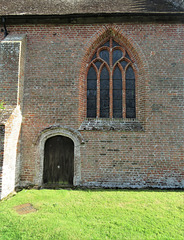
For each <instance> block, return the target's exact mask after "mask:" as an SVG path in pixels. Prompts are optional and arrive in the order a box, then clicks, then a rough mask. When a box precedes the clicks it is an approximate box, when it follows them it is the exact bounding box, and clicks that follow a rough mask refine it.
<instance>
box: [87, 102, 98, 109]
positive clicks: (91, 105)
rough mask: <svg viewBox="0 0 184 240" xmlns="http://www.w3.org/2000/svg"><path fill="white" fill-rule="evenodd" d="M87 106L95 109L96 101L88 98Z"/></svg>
mask: <svg viewBox="0 0 184 240" xmlns="http://www.w3.org/2000/svg"><path fill="white" fill-rule="evenodd" d="M88 108H89V109H91V110H92V109H95V108H96V101H95V100H88Z"/></svg>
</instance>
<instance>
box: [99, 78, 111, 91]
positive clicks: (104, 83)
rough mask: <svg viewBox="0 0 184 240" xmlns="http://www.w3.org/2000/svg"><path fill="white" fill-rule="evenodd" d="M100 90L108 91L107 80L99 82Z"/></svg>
mask: <svg viewBox="0 0 184 240" xmlns="http://www.w3.org/2000/svg"><path fill="white" fill-rule="evenodd" d="M100 89H109V80H101V81H100Z"/></svg>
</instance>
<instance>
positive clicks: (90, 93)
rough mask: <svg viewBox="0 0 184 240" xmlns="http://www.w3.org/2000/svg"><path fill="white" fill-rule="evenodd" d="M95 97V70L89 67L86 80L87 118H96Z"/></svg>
mask: <svg viewBox="0 0 184 240" xmlns="http://www.w3.org/2000/svg"><path fill="white" fill-rule="evenodd" d="M96 95H97V76H96V72H95V69H94V68H93V67H92V66H91V67H90V69H89V71H88V78H87V117H88V118H95V117H96Z"/></svg>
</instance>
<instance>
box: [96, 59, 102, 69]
mask: <svg viewBox="0 0 184 240" xmlns="http://www.w3.org/2000/svg"><path fill="white" fill-rule="evenodd" d="M101 64H102V63H101V62H100V61H97V62H95V65H96V66H97V68H98V69H99V68H100V66H101Z"/></svg>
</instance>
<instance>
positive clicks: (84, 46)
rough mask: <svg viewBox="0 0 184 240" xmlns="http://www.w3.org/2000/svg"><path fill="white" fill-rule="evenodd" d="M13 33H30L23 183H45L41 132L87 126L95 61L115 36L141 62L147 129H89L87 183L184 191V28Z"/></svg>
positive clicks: (46, 28)
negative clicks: (90, 68)
mask: <svg viewBox="0 0 184 240" xmlns="http://www.w3.org/2000/svg"><path fill="white" fill-rule="evenodd" d="M109 29H110V30H109ZM8 30H9V32H10V35H11V34H14V33H16V34H26V35H27V59H26V72H25V85H24V107H23V125H22V138H21V144H22V145H21V149H22V150H21V160H22V168H21V184H22V185H26V184H30V183H33V184H37V183H38V176H36V174H35V172H36V169H39V167H40V164H41V163H40V161H39V153H38V152H39V151H38V142H39V140H38V138H39V136H40V134H41V132H42V131H44V129H46V128H48V127H50V126H54V125H60V126H67V127H70V128H72V129H74V130H78V129H79V128H80V126H81V124H82V123H83V121H85V101H86V100H85V87H84V86H85V76H86V67H87V62H88V61H89V56H90V54H91V55H92V53H93V51H94V50H95V48H96V47H97V46H98V43H100V42H101V41H102V40H103V37H102V36H105V34H108V31H110V32H113V34H114V37H115V38H118V39H120V41H121V42H122V44H125V45H126V46H127V48H128V49H129V50H130V52H131V53H132V57H133V58H134V60H135V64H136V66H137V72H138V77H137V82H138V87H137V111H138V119H137V121H138V122H139V123H140V124H141V126H142V129H143V130H141V131H130V130H125V129H124V130H116V131H113V130H101V131H95V130H91V131H86V130H81V131H80V133H81V134H82V136H83V138H84V140H85V144H83V145H81V147H80V158H81V182H80V183H81V185H87V186H91V185H96V186H109V187H110V186H119V187H183V186H184V171H183V168H184V162H183V158H182V157H183V155H182V154H183V152H182V151H183V149H182V141H183V102H182V101H183V100H182V98H183V92H182V83H183V76H184V68H183V54H184V52H183V51H184V50H183V49H184V40H183V39H184V28H183V25H182V24H156V23H155V24H154V23H152V24H151V23H150V24H139V23H134V24H133V23H127V24H112V25H109V24H99V25H98V24H94V25H93V24H91V25H87V24H86V25H80V24H78V25H57V26H54V25H38V26H36V25H19V26H18V25H17V26H15V27H14V26H8Z"/></svg>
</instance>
